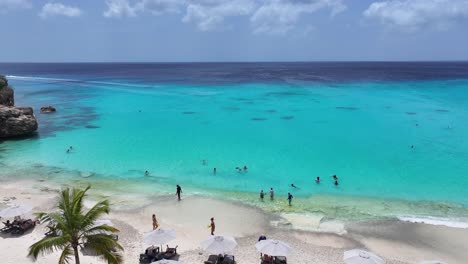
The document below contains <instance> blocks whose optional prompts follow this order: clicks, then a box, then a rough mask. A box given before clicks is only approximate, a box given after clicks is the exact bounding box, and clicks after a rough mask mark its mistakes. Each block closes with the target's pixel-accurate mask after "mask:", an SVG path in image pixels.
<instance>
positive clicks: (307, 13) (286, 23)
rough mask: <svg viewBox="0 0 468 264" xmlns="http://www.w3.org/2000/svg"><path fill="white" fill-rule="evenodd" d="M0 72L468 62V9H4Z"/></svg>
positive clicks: (185, 0)
mask: <svg viewBox="0 0 468 264" xmlns="http://www.w3.org/2000/svg"><path fill="white" fill-rule="evenodd" d="M0 30H1V31H0V32H1V37H0V62H193V61H202V62H209V61H426V60H430V61H435V60H468V0H380V1H375V0H74V1H73V0H52V1H50V0H0Z"/></svg>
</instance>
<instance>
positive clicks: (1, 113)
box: [0, 105, 38, 138]
mask: <svg viewBox="0 0 468 264" xmlns="http://www.w3.org/2000/svg"><path fill="white" fill-rule="evenodd" d="M37 126H38V125H37V120H36V118H35V117H34V113H33V110H32V108H31V107H11V106H1V105H0V138H8V137H19V136H26V135H29V134H31V133H33V132H35V131H36V130H37Z"/></svg>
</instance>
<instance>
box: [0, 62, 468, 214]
mask: <svg viewBox="0 0 468 264" xmlns="http://www.w3.org/2000/svg"><path fill="white" fill-rule="evenodd" d="M0 73H1V74H5V75H7V76H8V77H9V80H10V84H11V85H12V86H14V87H15V93H16V104H17V105H25V106H33V107H34V109H35V113H36V116H37V117H38V120H39V122H40V128H39V131H38V134H37V136H36V137H34V138H30V139H25V140H15V141H5V142H3V143H2V144H0V162H1V164H3V166H4V169H3V173H2V172H0V177H5V178H6V177H11V174H14V172H15V171H17V170H18V168H23V169H27V168H31V169H32V170H35V171H38V170H37V168H38V167H41V168H56V169H55V171H57V169H59V170H60V169H62V170H64V171H68V172H70V171H73V172H79V173H78V174H71V175H68V176H67V177H69V178H71V179H70V180H73V177H79V178H80V176H85V177H86V176H89V175H93V176H92V177H91V178H93V180H99V179H100V178H102V180H103V181H104V180H105V179H106V180H109V179H127V180H129V181H131V182H134V183H137V184H136V186H134V187H133V188H136V189H137V190H138V189H139V188H141V190H142V191H143V190H144V191H152V190H151V186H152V185H153V184H157V183H155V182H154V181H153V180H154V179H156V181H157V182H159V183H165V184H167V186H171V187H172V186H173V185H175V184H177V183H179V184H182V185H183V186H184V187H187V188H192V189H193V190H194V192H195V191H196V192H199V193H216V194H218V195H220V196H223V197H225V198H228V199H229V198H232V199H240V200H248V202H251V203H254V204H256V201H257V200H256V197H257V193H258V192H259V191H260V190H261V189H263V190H265V191H267V190H268V189H269V188H270V187H273V188H274V189H275V190H276V193H277V195H278V196H280V197H281V196H285V195H286V194H287V192H292V193H293V194H294V196H295V197H296V198H297V204H296V207H295V209H293V210H296V211H298V212H320V213H323V214H325V215H330V214H338V215H340V216H346V215H351V214H353V215H354V214H355V212H353V209H352V208H359V209H356V210H357V211H359V212H358V213H356V214H357V215H365V214H369V215H373V214H379V215H382V214H385V215H392V214H394V215H408V214H412V213H415V214H418V215H423V216H437V217H445V216H447V217H466V216H468V213H467V211H468V210H467V209H466V206H467V205H468V195H466V188H467V187H468V176H467V172H468V162H467V161H468V142H467V135H468V121H467V120H468V63H465V62H445V63H443V62H437V63H430V62H414V63H402V62H375V63H370V62H369V63H364V62H363V63H338V62H336V63H185V64H179V63H170V64H86V63H83V64H81V63H80V64H0ZM45 105H53V106H55V107H57V109H58V112H57V113H55V114H50V115H46V114H41V113H39V108H40V107H41V106H45ZM70 145H72V146H73V148H74V150H73V151H72V153H70V154H67V153H66V149H67V148H68V147H69V146H70ZM203 159H205V160H206V164H205V165H204V164H202V162H201V161H202V160H203ZM244 165H246V166H247V167H248V172H237V171H236V170H235V167H243V166H244ZM214 167H216V168H217V173H216V175H214V174H213V168H214ZM145 170H148V171H150V174H151V176H150V177H145V175H144V171H145ZM44 173H50V170H45V172H44ZM64 174H65V172H64ZM334 174H336V175H338V177H339V186H335V185H334V184H333V180H332V179H331V176H332V175H334ZM317 176H318V177H321V179H322V182H321V183H320V184H316V183H315V181H314V180H315V178H316V177H317ZM148 178H151V179H152V180H148ZM291 183H294V184H295V185H296V186H298V187H299V189H296V188H292V187H290V184H291ZM168 188H169V187H168ZM171 191H172V190H171ZM245 197H249V198H245ZM250 197H255V198H250ZM334 199H338V200H336V201H335V200H334ZM372 201H376V203H378V205H376V206H375V207H373V206H371V205H370V204H372ZM337 203H339V204H338V205H337ZM388 204H391V205H388ZM259 206H264V205H261V204H260V205H259ZM360 206H361V207H360ZM385 206H387V207H385ZM340 207H343V208H344V209H343V208H341V209H340ZM388 207H390V208H391V209H388ZM385 208H387V210H386V209H385ZM274 210H282V209H281V208H276V207H275V208H274ZM287 210H291V209H287ZM339 210H341V212H340V213H336V211H339ZM386 211H387V212H386Z"/></svg>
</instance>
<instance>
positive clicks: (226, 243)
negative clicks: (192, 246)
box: [200, 236, 237, 254]
mask: <svg viewBox="0 0 468 264" xmlns="http://www.w3.org/2000/svg"><path fill="white" fill-rule="evenodd" d="M200 245H201V246H202V248H203V250H205V251H206V252H209V253H212V254H224V253H226V252H231V251H233V250H234V249H235V248H236V247H237V242H236V240H235V239H234V238H233V237H231V236H211V237H209V238H208V239H206V240H204V241H202V242H201V243H200Z"/></svg>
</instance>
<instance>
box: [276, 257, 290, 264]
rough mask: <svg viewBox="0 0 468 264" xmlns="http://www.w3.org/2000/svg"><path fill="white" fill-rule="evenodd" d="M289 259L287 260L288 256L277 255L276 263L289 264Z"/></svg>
mask: <svg viewBox="0 0 468 264" xmlns="http://www.w3.org/2000/svg"><path fill="white" fill-rule="evenodd" d="M287 263H288V262H287V260H286V257H280V256H278V257H275V262H274V264H287Z"/></svg>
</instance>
